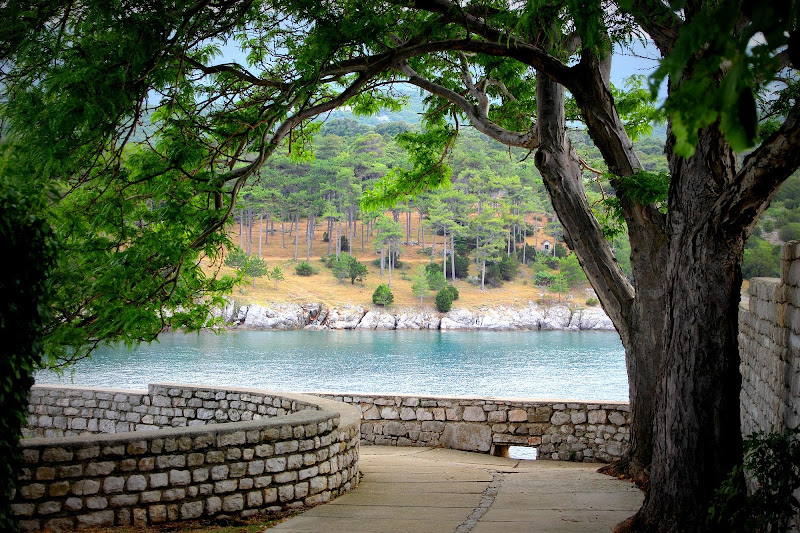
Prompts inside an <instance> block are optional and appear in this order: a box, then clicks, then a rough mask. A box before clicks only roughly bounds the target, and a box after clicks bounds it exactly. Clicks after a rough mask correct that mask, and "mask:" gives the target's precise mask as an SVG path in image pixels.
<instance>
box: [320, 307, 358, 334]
mask: <svg viewBox="0 0 800 533" xmlns="http://www.w3.org/2000/svg"><path fill="white" fill-rule="evenodd" d="M363 317H364V308H363V307H361V306H350V305H346V306H344V307H334V308H332V309H331V310H330V311H329V312H328V320H327V322H326V324H327V326H328V327H329V328H330V329H355V327H356V326H358V323H359V322H361V319H362V318H363Z"/></svg>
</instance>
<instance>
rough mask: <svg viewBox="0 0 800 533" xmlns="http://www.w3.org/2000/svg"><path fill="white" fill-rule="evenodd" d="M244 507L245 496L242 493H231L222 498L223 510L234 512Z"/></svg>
mask: <svg viewBox="0 0 800 533" xmlns="http://www.w3.org/2000/svg"><path fill="white" fill-rule="evenodd" d="M242 509H244V496H242V495H241V494H231V495H230V496H225V497H224V498H223V499H222V510H223V511H225V512H226V513H233V512H236V511H241V510H242Z"/></svg>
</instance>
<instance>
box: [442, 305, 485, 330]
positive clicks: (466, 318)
mask: <svg viewBox="0 0 800 533" xmlns="http://www.w3.org/2000/svg"><path fill="white" fill-rule="evenodd" d="M476 326H477V323H476V320H475V317H474V316H473V314H472V313H471V312H469V311H468V310H466V309H453V310H451V311H450V312H448V313H447V314H446V315H444V316H443V317H442V321H441V324H440V328H441V329H475V327H476Z"/></svg>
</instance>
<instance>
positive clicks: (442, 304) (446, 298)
mask: <svg viewBox="0 0 800 533" xmlns="http://www.w3.org/2000/svg"><path fill="white" fill-rule="evenodd" d="M452 307H453V293H452V292H451V291H450V289H449V288H448V287H447V286H445V287H442V288H441V289H439V292H437V293H436V310H437V311H439V312H440V313H446V312H448V311H449V310H450V309H451V308H452Z"/></svg>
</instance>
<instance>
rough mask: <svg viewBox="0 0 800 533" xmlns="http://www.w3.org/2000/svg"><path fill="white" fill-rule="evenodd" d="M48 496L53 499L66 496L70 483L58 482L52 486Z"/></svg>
mask: <svg viewBox="0 0 800 533" xmlns="http://www.w3.org/2000/svg"><path fill="white" fill-rule="evenodd" d="M47 492H48V494H50V496H52V497H59V496H66V495H67V493H68V492H69V481H56V482H55V483H51V484H50V488H49V489H48V491H47Z"/></svg>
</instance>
